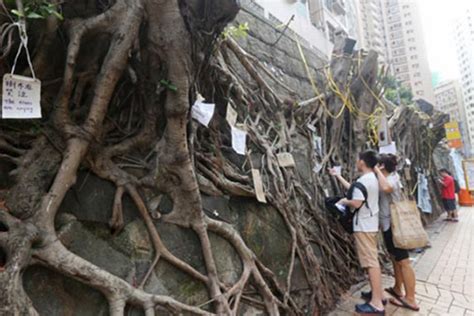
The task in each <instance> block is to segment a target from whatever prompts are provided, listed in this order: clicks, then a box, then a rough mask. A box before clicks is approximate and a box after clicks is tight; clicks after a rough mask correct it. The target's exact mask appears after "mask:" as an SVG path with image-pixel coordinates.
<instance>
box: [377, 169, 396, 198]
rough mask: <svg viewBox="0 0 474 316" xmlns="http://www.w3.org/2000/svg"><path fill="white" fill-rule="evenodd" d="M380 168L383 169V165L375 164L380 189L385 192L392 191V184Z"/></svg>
mask: <svg viewBox="0 0 474 316" xmlns="http://www.w3.org/2000/svg"><path fill="white" fill-rule="evenodd" d="M381 168H382V169H383V166H381V167H378V166H376V167H375V168H374V171H375V174H377V179H378V180H379V185H380V189H382V191H383V192H385V193H392V192H393V186H392V185H391V184H390V182H389V181H388V179H387V177H385V175H384V174H383V172H382V170H381Z"/></svg>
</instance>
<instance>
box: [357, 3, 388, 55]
mask: <svg viewBox="0 0 474 316" xmlns="http://www.w3.org/2000/svg"><path fill="white" fill-rule="evenodd" d="M384 4H385V2H384V1H382V0H357V4H356V7H355V9H356V10H357V11H356V15H357V19H358V23H357V27H358V30H357V39H358V41H359V44H358V48H362V49H364V50H374V51H376V52H377V53H378V54H379V61H380V63H381V64H386V63H387V61H388V60H387V57H388V52H387V41H386V37H387V30H386V23H385V21H386V10H385V7H384Z"/></svg>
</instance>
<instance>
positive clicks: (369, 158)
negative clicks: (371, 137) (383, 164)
mask: <svg viewBox="0 0 474 316" xmlns="http://www.w3.org/2000/svg"><path fill="white" fill-rule="evenodd" d="M359 159H360V160H362V161H363V162H364V163H365V165H366V166H367V167H369V168H372V169H373V168H374V167H375V166H376V165H377V163H378V160H377V153H376V152H375V151H373V150H366V151H363V152H361V153H360V154H359Z"/></svg>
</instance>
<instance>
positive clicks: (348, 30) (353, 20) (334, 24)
mask: <svg viewBox="0 0 474 316" xmlns="http://www.w3.org/2000/svg"><path fill="white" fill-rule="evenodd" d="M308 4H309V10H310V18H311V22H312V24H313V25H314V26H315V27H316V28H317V29H319V30H322V31H323V32H324V33H325V36H326V38H328V39H329V41H331V43H333V44H334V40H335V38H336V34H344V35H345V36H349V37H351V38H354V39H355V38H357V36H358V27H357V23H358V18H357V15H356V5H357V1H356V0H308Z"/></svg>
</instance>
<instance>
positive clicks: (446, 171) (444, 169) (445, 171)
mask: <svg viewBox="0 0 474 316" xmlns="http://www.w3.org/2000/svg"><path fill="white" fill-rule="evenodd" d="M442 172H444V173H447V174H449V175H451V172H449V171H448V169H446V168H441V169H439V173H442Z"/></svg>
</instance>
